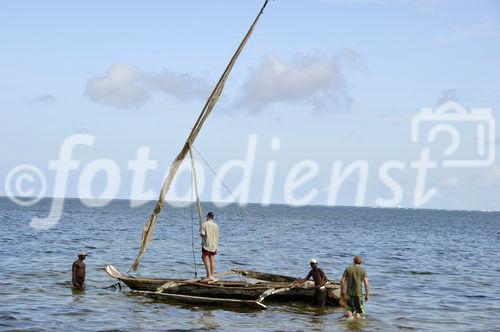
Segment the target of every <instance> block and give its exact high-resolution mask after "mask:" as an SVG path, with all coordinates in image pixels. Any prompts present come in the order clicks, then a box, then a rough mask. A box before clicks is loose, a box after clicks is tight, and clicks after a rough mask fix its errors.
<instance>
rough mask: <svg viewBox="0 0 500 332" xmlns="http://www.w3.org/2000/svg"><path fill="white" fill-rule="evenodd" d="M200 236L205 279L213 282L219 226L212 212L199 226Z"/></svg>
mask: <svg viewBox="0 0 500 332" xmlns="http://www.w3.org/2000/svg"><path fill="white" fill-rule="evenodd" d="M200 236H201V245H202V247H201V254H202V258H203V264H205V270H206V271H207V281H208V282H214V281H216V279H215V278H214V274H215V255H217V248H218V246H219V226H217V224H216V223H215V221H214V213H213V212H209V213H208V214H207V221H205V222H204V223H203V224H202V225H201V227H200Z"/></svg>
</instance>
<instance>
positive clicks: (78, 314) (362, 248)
mask: <svg viewBox="0 0 500 332" xmlns="http://www.w3.org/2000/svg"><path fill="white" fill-rule="evenodd" d="M153 204H154V203H148V204H146V205H144V206H141V207H138V208H130V206H129V202H127V201H116V202H113V203H111V204H110V205H108V206H106V207H104V208H99V209H90V208H88V207H86V206H83V205H82V204H81V203H80V202H79V201H78V200H67V201H66V202H65V213H64V214H63V218H62V220H61V222H60V223H59V224H58V225H57V226H56V227H55V228H54V229H53V230H50V231H47V232H38V231H36V230H33V229H32V228H30V227H29V222H28V221H29V220H30V219H31V217H33V216H34V215H39V216H44V215H46V212H47V211H48V210H49V207H50V200H42V201H41V202H40V203H39V204H37V205H36V206H34V207H30V208H21V207H18V206H16V205H14V204H11V203H9V201H8V200H5V199H2V198H0V262H1V265H0V296H1V299H0V315H1V316H0V324H2V325H0V327H1V328H2V329H18V330H26V329H31V328H33V329H58V330H71V329H75V330H90V331H94V330H103V329H117V330H120V329H121V330H144V329H151V330H168V329H171V330H176V329H177V330H207V329H216V330H226V331H235V330H241V329H246V330H273V331H275V330H286V331H304V330H313V331H316V330H318V331H335V330H356V329H364V330H367V331H374V330H375V331H376V330H381V331H383V330H395V329H416V330H426V329H427V330H491V329H492V327H495V326H496V325H495V324H496V321H495V319H494V317H492V316H491V312H495V310H498V307H500V299H499V296H498V294H500V288H499V284H498V280H497V279H498V273H500V263H499V262H500V257H499V253H498V248H497V243H498V234H500V226H499V221H500V214H499V213H492V214H484V213H475V212H447V211H430V210H418V211H415V210H394V209H359V208H345V207H338V208H329V207H302V208H290V207H287V206H274V205H273V206H270V207H261V206H258V205H251V204H250V205H249V206H248V207H247V209H248V210H250V211H251V212H252V214H253V215H254V216H255V220H252V221H251V222H250V221H248V220H247V218H246V216H245V215H244V214H242V213H241V211H240V209H239V208H237V207H236V206H234V205H229V206H227V207H224V208H219V207H216V206H213V205H211V204H207V203H203V207H204V209H205V210H213V211H214V212H215V213H216V215H217V220H218V222H219V226H220V228H221V234H222V237H221V242H220V248H219V255H217V270H218V271H227V270H229V269H230V268H232V267H235V266H244V267H245V268H249V269H258V270H262V271H268V272H276V273H280V274H285V275H291V276H297V277H299V276H301V277H302V276H305V275H306V273H307V272H308V260H309V259H310V258H311V257H317V258H319V260H320V265H321V267H322V268H323V269H324V270H325V272H326V273H327V275H328V276H329V277H331V278H334V279H338V278H339V277H340V276H341V275H342V272H343V270H344V268H345V267H346V266H347V265H349V264H350V263H351V261H352V257H353V255H355V254H360V255H362V256H363V258H364V261H365V268H366V269H367V271H368V276H369V278H370V283H371V289H372V292H371V293H372V294H371V297H370V301H369V302H368V303H367V304H366V309H367V313H368V314H367V318H366V320H364V321H362V322H347V321H345V320H343V319H342V318H341V317H342V315H343V311H342V310H339V309H328V310H324V311H317V310H315V309H312V308H310V307H309V306H304V305H300V304H293V303H292V304H290V305H270V306H269V309H268V310H266V311H262V312H248V311H246V312H245V311H237V310H236V311H228V310H223V309H217V308H205V307H191V306H181V305H173V304H166V303H162V302H155V301H151V300H149V299H145V298H142V297H137V296H130V295H129V294H128V291H127V290H125V289H124V290H123V291H121V292H120V291H115V290H111V289H108V290H104V289H102V288H103V287H106V286H109V285H110V284H111V283H113V282H114V280H112V279H110V278H109V277H108V276H107V275H106V274H105V272H104V271H103V268H104V266H105V265H106V264H109V263H113V264H115V265H117V267H118V268H119V269H121V270H126V269H127V268H128V266H129V265H130V263H131V261H132V259H133V257H135V254H136V253H137V249H138V248H137V246H138V241H139V237H140V234H141V231H142V227H143V224H142V222H143V221H144V220H145V217H146V216H148V215H149V213H150V211H151V208H152V207H153ZM138 220H139V221H140V222H137V221H138ZM173 221H175V222H173ZM182 221H186V222H182ZM190 222H191V212H190V207H187V208H179V207H169V213H168V214H165V215H162V216H160V221H159V223H158V226H157V227H156V232H155V235H154V239H153V242H152V244H151V247H150V248H149V249H148V252H147V253H146V255H145V257H144V260H143V263H142V266H141V274H143V275H155V276H159V275H162V276H169V277H180V278H191V277H192V276H193V266H192V247H191V228H190ZM75 225H77V226H78V227H75ZM470 243H474V245H473V246H471V245H470ZM311 244H315V245H314V246H312V245H311ZM195 246H196V248H195V249H196V251H195V252H196V261H197V264H198V265H197V267H198V272H200V270H201V271H202V270H203V264H202V262H201V258H200V255H199V252H200V248H199V243H198V242H196V243H195ZM79 250H87V251H90V252H91V253H92V254H91V255H90V256H89V257H88V258H87V261H86V263H87V288H86V289H85V291H83V292H73V291H72V288H71V281H70V279H71V276H70V271H71V264H72V262H73V261H74V260H75V258H76V257H75V253H76V252H78V251H79ZM34 257H36V259H34ZM485 266H488V267H489V268H488V269H485V268H484V267H485ZM13 318H15V319H13ZM358 325H359V326H358Z"/></svg>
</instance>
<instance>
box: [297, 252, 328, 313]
mask: <svg viewBox="0 0 500 332" xmlns="http://www.w3.org/2000/svg"><path fill="white" fill-rule="evenodd" d="M309 264H310V265H311V271H309V274H308V275H307V276H306V277H305V278H304V279H299V280H296V281H294V282H293V283H292V285H291V286H290V288H295V287H299V286H301V285H303V284H304V283H305V282H306V281H307V280H309V279H311V277H312V278H313V280H314V288H315V289H316V292H315V293H314V305H317V306H320V307H324V306H325V301H326V287H325V285H326V283H327V282H328V278H327V276H326V274H325V272H324V271H323V270H322V269H320V268H319V267H318V261H317V260H316V259H314V258H312V259H311V260H310V261H309Z"/></svg>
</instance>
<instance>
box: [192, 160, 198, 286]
mask: <svg viewBox="0 0 500 332" xmlns="http://www.w3.org/2000/svg"><path fill="white" fill-rule="evenodd" d="M193 181H194V180H193V169H191V201H192V202H193V203H194V199H193V184H194V183H193ZM193 203H191V247H192V249H193V266H194V277H195V278H198V271H197V267H196V257H195V253H194V251H195V249H194V209H193Z"/></svg>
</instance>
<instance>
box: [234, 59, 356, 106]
mask: <svg viewBox="0 0 500 332" xmlns="http://www.w3.org/2000/svg"><path fill="white" fill-rule="evenodd" d="M361 65H362V61H361V57H360V56H359V55H358V54H357V53H355V52H353V51H351V50H345V51H343V52H342V53H340V54H338V55H336V56H325V55H322V54H313V55H304V54H300V53H298V54H296V55H295V56H294V57H293V58H292V59H289V60H282V59H280V58H279V57H277V56H276V55H272V54H269V55H267V56H265V57H264V59H263V61H262V63H261V64H260V65H258V66H257V67H255V68H253V69H252V70H251V72H250V74H249V76H248V77H247V78H246V80H245V82H244V83H243V85H242V89H241V90H242V95H241V96H240V98H238V99H237V101H236V103H235V106H236V107H241V108H245V109H248V110H249V111H251V112H258V111H261V110H262V109H264V108H265V107H266V106H269V105H270V104H273V103H294V104H297V103H302V104H306V105H308V106H311V107H312V108H313V110H315V111H321V110H325V109H332V108H349V106H350V104H351V98H350V97H349V95H348V93H347V81H346V78H345V75H344V68H345V67H351V68H355V69H356V68H358V67H360V66H361Z"/></svg>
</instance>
